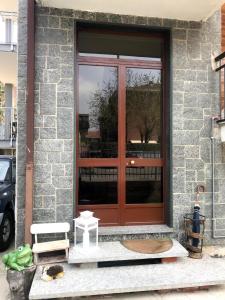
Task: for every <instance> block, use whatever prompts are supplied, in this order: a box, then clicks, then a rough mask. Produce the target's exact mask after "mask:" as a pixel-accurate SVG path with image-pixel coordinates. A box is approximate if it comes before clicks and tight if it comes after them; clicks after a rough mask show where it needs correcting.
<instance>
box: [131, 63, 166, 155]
mask: <svg viewBox="0 0 225 300" xmlns="http://www.w3.org/2000/svg"><path fill="white" fill-rule="evenodd" d="M161 98H162V94H161V71H160V70H153V69H138V68H128V69H127V78H126V157H140V158H158V157H160V156H161V155H160V154H161V147H160V141H161V117H162V116H161V110H162V109H161V105H162V104H161V102H162V100H161Z"/></svg>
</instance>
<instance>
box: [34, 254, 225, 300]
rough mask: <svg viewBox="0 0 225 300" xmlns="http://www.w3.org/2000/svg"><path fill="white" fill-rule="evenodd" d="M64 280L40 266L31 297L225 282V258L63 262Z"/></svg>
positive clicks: (124, 291) (134, 290)
mask: <svg viewBox="0 0 225 300" xmlns="http://www.w3.org/2000/svg"><path fill="white" fill-rule="evenodd" d="M63 267H64V271H65V275H64V277H63V278H61V279H56V280H52V281H50V282H45V281H43V280H41V270H42V268H41V267H38V269H37V271H36V274H35V277H34V280H33V283H32V287H31V290H30V296H29V299H50V298H63V297H79V296H90V295H103V294H115V293H126V292H139V291H152V290H163V289H176V288H186V287H196V286H208V285H218V284H225V259H223V258H210V257H208V256H206V257H205V256H204V257H203V259H199V260H198V259H191V258H180V259H178V260H177V261H176V262H174V263H168V264H155V265H144V266H143V265H142V266H129V267H127V266H126V267H111V268H93V269H88V268H86V269H80V268H78V267H76V266H75V265H69V264H63Z"/></svg>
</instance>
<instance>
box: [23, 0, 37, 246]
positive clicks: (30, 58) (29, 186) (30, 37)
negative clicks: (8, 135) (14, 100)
mask: <svg viewBox="0 0 225 300" xmlns="http://www.w3.org/2000/svg"><path fill="white" fill-rule="evenodd" d="M27 4H28V6H27V97H26V99H27V101H26V102H27V105H26V120H27V124H26V136H27V140H26V177H25V243H29V244H31V243H32V238H31V234H30V226H31V224H32V219H33V218H32V210H33V173H34V71H35V49H34V45H35V38H34V37H35V22H34V18H35V1H34V0H27Z"/></svg>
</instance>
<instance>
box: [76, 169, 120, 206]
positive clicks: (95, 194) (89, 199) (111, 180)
mask: <svg viewBox="0 0 225 300" xmlns="http://www.w3.org/2000/svg"><path fill="white" fill-rule="evenodd" d="M117 174H118V171H117V168H108V167H97V168H79V202H78V203H79V204H80V205H92V204H115V203H117V179H118V176H117Z"/></svg>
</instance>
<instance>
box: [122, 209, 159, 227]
mask: <svg viewBox="0 0 225 300" xmlns="http://www.w3.org/2000/svg"><path fill="white" fill-rule="evenodd" d="M124 220H126V223H125V224H124V225H131V224H161V223H163V222H164V217H163V209H162V207H161V206H160V207H145V208H142V207H140V208H138V207H129V208H125V210H124ZM149 220H151V221H150V222H149Z"/></svg>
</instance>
